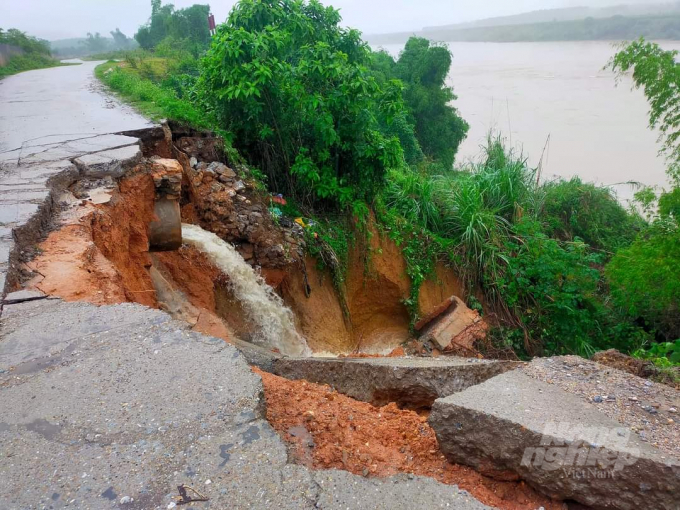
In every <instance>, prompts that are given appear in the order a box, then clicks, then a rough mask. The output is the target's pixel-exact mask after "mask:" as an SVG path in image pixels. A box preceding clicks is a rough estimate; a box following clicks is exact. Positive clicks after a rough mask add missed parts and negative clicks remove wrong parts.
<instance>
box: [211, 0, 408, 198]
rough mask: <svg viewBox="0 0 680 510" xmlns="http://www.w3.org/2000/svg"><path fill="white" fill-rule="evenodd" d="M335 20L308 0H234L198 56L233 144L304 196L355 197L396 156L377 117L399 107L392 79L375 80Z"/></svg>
mask: <svg viewBox="0 0 680 510" xmlns="http://www.w3.org/2000/svg"><path fill="white" fill-rule="evenodd" d="M340 21H341V17H340V14H339V12H338V11H337V10H335V9H333V8H332V7H324V6H323V5H321V3H319V2H318V1H316V0H310V1H309V2H306V1H303V0H242V1H241V2H239V3H238V4H237V5H236V6H235V7H234V9H233V10H232V12H231V14H230V16H229V19H228V21H227V22H226V23H225V24H224V25H222V26H220V27H219V28H218V31H217V36H216V38H215V41H214V43H213V45H212V47H211V49H210V50H209V51H208V54H207V56H206V57H205V59H204V61H203V72H202V77H201V83H200V86H201V87H202V90H203V92H204V96H205V98H206V100H207V102H208V103H209V105H210V108H211V109H213V110H214V111H215V112H216V113H217V115H218V117H219V118H220V120H221V123H222V124H223V127H224V128H225V129H227V130H228V131H231V132H232V133H233V134H234V137H235V138H234V140H235V145H236V147H237V148H238V149H239V150H240V151H241V152H242V153H244V154H245V155H246V156H247V159H248V160H249V161H251V162H253V163H256V164H258V165H259V166H260V167H261V168H262V170H264V172H265V173H266V174H267V175H268V176H269V179H270V184H272V186H273V188H274V189H276V190H279V191H283V192H286V193H292V194H294V195H295V196H296V197H297V198H298V201H300V202H302V203H304V204H307V205H312V204H314V203H326V204H329V205H330V204H335V205H340V206H341V207H348V206H350V205H354V206H355V207H358V204H359V203H360V201H361V200H370V199H371V198H372V197H373V196H374V194H375V192H376V191H377V190H378V189H379V188H380V187H381V185H382V183H383V181H384V178H385V174H386V172H387V170H388V169H389V168H394V167H397V166H400V165H402V163H403V154H402V150H401V146H400V144H399V140H398V139H397V138H396V137H389V136H385V135H384V134H383V133H382V132H381V130H380V123H379V118H384V119H385V120H386V123H388V124H389V123H390V122H391V119H393V118H394V117H395V116H399V115H402V113H403V103H402V97H401V91H402V90H401V89H402V87H401V83H399V82H398V81H395V80H389V81H386V82H384V83H382V84H381V83H379V82H378V80H376V78H375V77H374V76H373V74H372V73H371V71H370V70H369V69H368V67H367V66H368V65H369V64H370V49H369V48H368V46H367V45H366V44H365V43H364V42H363V41H362V40H361V37H360V34H359V32H358V31H356V30H350V29H345V28H341V27H340V26H339V23H340ZM362 210H364V211H365V206H363V209H362Z"/></svg>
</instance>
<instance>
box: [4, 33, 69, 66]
mask: <svg viewBox="0 0 680 510" xmlns="http://www.w3.org/2000/svg"><path fill="white" fill-rule="evenodd" d="M0 44H7V45H9V46H13V47H15V48H19V49H20V50H22V51H23V53H22V54H20V55H13V56H11V57H10V59H9V62H7V64H6V65H4V66H2V67H0V78H4V77H5V76H9V75H12V74H17V73H20V72H22V71H30V70H32V69H43V68H46V67H56V66H60V65H64V64H61V63H60V62H59V61H58V60H55V59H53V58H52V55H51V54H50V46H49V43H48V42H47V41H43V40H41V39H37V38H36V37H31V36H29V35H26V34H25V33H24V32H21V31H20V30H17V29H15V28H10V29H9V30H7V31H6V32H5V31H4V30H3V29H2V28H0Z"/></svg>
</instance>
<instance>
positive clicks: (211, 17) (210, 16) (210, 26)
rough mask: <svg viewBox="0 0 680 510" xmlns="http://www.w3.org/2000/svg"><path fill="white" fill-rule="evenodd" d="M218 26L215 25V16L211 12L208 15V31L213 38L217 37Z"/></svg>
mask: <svg viewBox="0 0 680 510" xmlns="http://www.w3.org/2000/svg"><path fill="white" fill-rule="evenodd" d="M215 28H216V25H215V15H214V14H213V13H212V12H211V13H210V14H208V29H209V30H210V35H211V36H213V35H215V32H216V30H215Z"/></svg>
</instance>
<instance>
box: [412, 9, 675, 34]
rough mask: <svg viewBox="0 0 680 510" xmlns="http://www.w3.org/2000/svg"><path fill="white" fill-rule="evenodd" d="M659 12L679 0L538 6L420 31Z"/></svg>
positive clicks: (664, 10)
mask: <svg viewBox="0 0 680 510" xmlns="http://www.w3.org/2000/svg"><path fill="white" fill-rule="evenodd" d="M661 14H680V2H673V3H658V4H651V5H617V6H612V7H601V8H593V7H568V8H564V9H541V10H539V11H531V12H526V13H523V14H516V15H514V16H500V17H496V18H486V19H482V20H478V21H472V22H470V23H458V24H455V25H443V26H434V27H425V28H423V29H422V31H423V32H428V31H441V30H459V29H466V28H480V27H498V26H506V25H529V24H533V23H548V22H554V21H575V20H582V19H586V18H611V17H614V16H658V15H661Z"/></svg>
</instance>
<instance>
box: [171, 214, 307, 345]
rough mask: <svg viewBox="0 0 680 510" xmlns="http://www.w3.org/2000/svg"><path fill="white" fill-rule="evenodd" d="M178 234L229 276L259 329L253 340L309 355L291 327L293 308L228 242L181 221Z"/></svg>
mask: <svg viewBox="0 0 680 510" xmlns="http://www.w3.org/2000/svg"><path fill="white" fill-rule="evenodd" d="M182 238H183V240H184V242H185V243H188V244H191V245H193V246H195V247H196V248H198V249H199V250H200V251H202V252H203V253H205V254H206V255H207V257H208V258H209V259H210V261H211V262H212V263H213V264H214V265H215V266H216V267H217V268H219V269H220V270H221V271H222V272H223V273H224V274H226V275H227V276H229V282H230V286H231V290H232V292H233V293H234V297H235V298H236V299H237V300H239V301H240V302H241V304H242V305H243V308H244V310H245V311H246V314H247V316H248V320H249V321H251V322H252V323H253V324H255V325H257V327H258V329H259V332H258V336H259V338H258V339H257V340H258V342H257V343H259V344H261V345H263V346H264V347H267V348H269V349H274V348H276V349H278V350H279V351H280V352H281V354H285V355H287V356H311V355H312V351H311V349H310V348H309V346H308V345H307V342H306V341H305V339H304V338H303V337H301V336H300V335H299V334H298V332H297V331H296V330H295V322H294V318H293V312H291V311H290V310H289V309H288V308H286V306H285V305H284V304H283V301H282V300H281V298H280V297H279V296H278V295H277V294H276V293H275V292H274V289H272V288H271V287H270V286H269V285H267V284H266V283H265V281H264V279H263V278H262V277H261V276H260V275H258V274H257V273H256V272H255V270H254V269H253V268H252V267H250V266H249V265H248V264H247V263H246V261H245V260H243V257H241V255H240V254H239V253H238V252H237V251H236V249H235V248H234V247H233V246H232V245H230V244H229V243H227V242H225V241H223V240H222V239H220V238H219V237H217V236H216V235H215V234H213V233H212V232H208V231H206V230H203V229H202V228H201V227H197V226H196V225H187V224H182Z"/></svg>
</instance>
